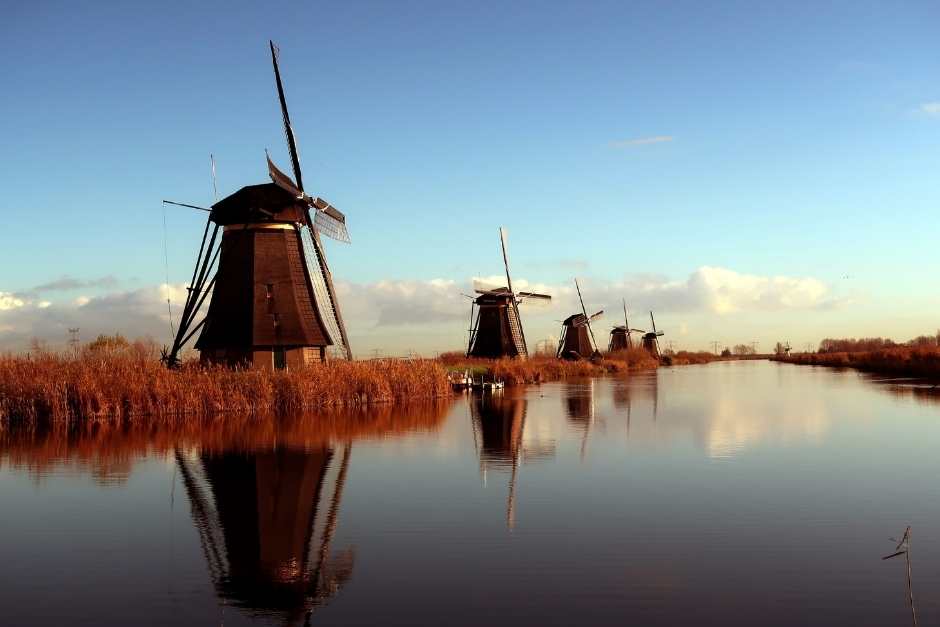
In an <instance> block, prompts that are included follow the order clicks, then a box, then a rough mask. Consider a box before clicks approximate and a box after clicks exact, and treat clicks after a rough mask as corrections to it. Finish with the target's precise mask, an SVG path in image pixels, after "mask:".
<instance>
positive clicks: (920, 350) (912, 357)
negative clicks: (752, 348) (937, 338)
mask: <svg viewBox="0 0 940 627" xmlns="http://www.w3.org/2000/svg"><path fill="white" fill-rule="evenodd" d="M776 359H777V361H781V362H786V363H790V364H800V365H809V366H830V367H835V368H855V369H857V370H862V371H865V372H875V373H881V374H892V375H899V376H910V377H924V378H930V379H940V348H937V347H936V346H927V347H908V346H901V347H895V348H885V349H879V350H872V351H863V352H838V353H799V354H796V355H790V356H789V357H778V358H776Z"/></svg>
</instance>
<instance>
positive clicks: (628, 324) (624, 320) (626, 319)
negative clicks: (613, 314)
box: [623, 298, 630, 329]
mask: <svg viewBox="0 0 940 627" xmlns="http://www.w3.org/2000/svg"><path fill="white" fill-rule="evenodd" d="M623 322H624V326H625V327H626V328H627V329H629V328H630V320H629V319H628V318H627V299H626V298H624V299H623Z"/></svg>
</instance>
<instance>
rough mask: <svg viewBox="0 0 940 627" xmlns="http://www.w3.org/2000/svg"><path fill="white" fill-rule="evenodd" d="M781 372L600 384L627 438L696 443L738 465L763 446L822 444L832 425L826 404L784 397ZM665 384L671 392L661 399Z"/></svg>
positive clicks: (750, 370)
mask: <svg viewBox="0 0 940 627" xmlns="http://www.w3.org/2000/svg"><path fill="white" fill-rule="evenodd" d="M776 368H777V367H776V366H774V365H771V364H766V363H765V364H759V363H757V362H747V363H744V364H742V365H737V364H732V365H727V364H713V365H709V366H701V367H698V366H693V367H683V368H678V369H670V370H667V371H663V372H659V373H654V374H651V375H650V376H649V377H648V378H647V379H646V381H645V382H644V381H641V380H636V381H634V379H639V377H630V379H629V380H627V381H623V382H612V383H610V384H601V385H611V386H612V388H613V389H612V390H611V393H610V396H609V397H607V398H609V399H610V401H611V402H612V404H613V407H614V409H615V411H616V412H617V413H618V414H620V416H621V417H622V418H624V424H623V426H624V428H626V429H627V430H628V431H627V433H628V436H627V437H628V438H629V440H630V442H631V443H633V444H636V445H639V446H641V447H644V448H645V447H649V446H650V445H667V446H672V445H675V444H676V443H677V442H683V441H687V440H691V442H693V443H694V444H695V446H696V447H697V448H698V449H700V450H701V451H703V453H704V454H705V455H707V456H708V457H709V458H711V459H731V458H734V457H737V456H739V455H741V454H743V453H744V452H745V451H748V450H753V449H754V448H755V447H757V446H762V445H768V444H770V445H772V446H783V445H791V444H797V445H805V444H810V445H815V444H820V443H821V442H822V441H823V439H824V437H825V435H826V433H828V431H829V429H830V424H831V417H830V415H829V413H828V411H827V409H826V405H825V403H824V401H823V399H821V398H820V397H818V396H815V395H812V394H809V395H805V394H804V395H801V396H799V397H792V396H781V395H780V382H779V380H778V377H779V370H777V369H776ZM663 381H666V386H667V388H668V391H665V392H663V393H662V394H659V393H658V391H661V390H659V388H661V387H662V386H663ZM606 396H607V394H606V393H602V394H601V397H602V398H603V397H606ZM605 402H606V400H605ZM628 417H629V420H630V421H629V423H627V421H626V419H627V418H628ZM628 425H629V426H628Z"/></svg>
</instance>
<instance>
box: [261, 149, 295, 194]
mask: <svg viewBox="0 0 940 627" xmlns="http://www.w3.org/2000/svg"><path fill="white" fill-rule="evenodd" d="M265 157H267V160H268V176H270V177H271V181H272V182H273V183H274V184H275V185H277V186H278V187H280V188H281V189H283V190H284V191H286V192H287V193H289V194H290V195H291V196H293V197H294V198H303V197H304V193H303V192H302V191H300V189H299V188H298V187H297V186H296V185H294V181H293V180H291V178H290V177H289V176H287V175H286V174H284V173H283V172H282V171H281V169H280V168H278V167H277V166H276V165H274V162H273V161H271V155H269V154H267V151H265Z"/></svg>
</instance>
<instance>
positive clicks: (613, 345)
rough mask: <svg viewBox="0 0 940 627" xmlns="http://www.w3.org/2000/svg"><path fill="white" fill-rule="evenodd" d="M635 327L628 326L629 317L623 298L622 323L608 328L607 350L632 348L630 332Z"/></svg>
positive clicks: (610, 351)
mask: <svg viewBox="0 0 940 627" xmlns="http://www.w3.org/2000/svg"><path fill="white" fill-rule="evenodd" d="M636 330H637V329H631V328H630V318H629V317H628V316H627V301H626V299H624V300H623V325H619V326H616V327H614V328H613V329H611V330H610V341H609V342H608V343H607V352H609V353H612V352H614V351H622V350H630V349H631V348H633V338H631V337H630V336H631V334H632V333H633V332H634V331H636Z"/></svg>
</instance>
